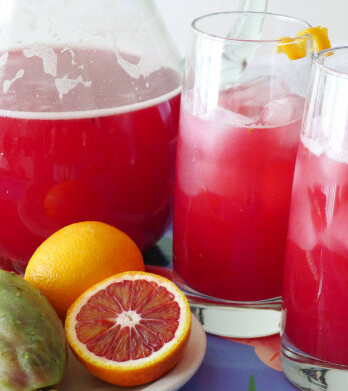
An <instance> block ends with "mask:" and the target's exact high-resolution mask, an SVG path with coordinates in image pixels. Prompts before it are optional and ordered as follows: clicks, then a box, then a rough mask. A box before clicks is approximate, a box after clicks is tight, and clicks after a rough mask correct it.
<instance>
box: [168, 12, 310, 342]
mask: <svg viewBox="0 0 348 391" xmlns="http://www.w3.org/2000/svg"><path fill="white" fill-rule="evenodd" d="M308 27H309V26H308V24H306V23H305V22H303V21H300V20H297V19H294V18H290V17H285V16H281V15H273V14H267V13H253V12H228V13H218V14H212V15H207V16H203V17H201V18H198V19H197V20H195V21H194V22H193V24H192V33H191V40H190V43H189V47H188V53H187V58H186V70H185V80H184V87H183V94H182V101H181V104H182V106H181V117H180V124H179V137H178V149H177V166H176V186H175V206H174V228H173V229H174V231H173V234H174V271H175V276H176V280H177V282H178V283H179V285H180V286H181V288H182V289H184V291H185V292H186V293H187V295H188V297H189V300H190V303H191V307H192V309H193V311H194V312H195V313H196V314H197V315H198V316H199V318H200V319H201V321H202V323H203V324H204V327H205V329H206V330H207V331H209V332H212V333H215V334H221V335H227V336H235V337H257V336H261V335H268V334H272V333H276V332H278V331H279V321H280V296H281V291H282V275H283V260H284V253H285V241H286V231H287V224H288V214H289V204H290V191H291V184H292V179H293V170H294V164H295V156H296V150H297V145H298V140H299V132H300V123H301V119H302V112H303V106H304V96H305V93H306V88H307V79H308V76H309V71H310V65H311V61H312V54H311V50H308V51H307V55H306V56H305V57H304V58H302V59H299V60H296V61H291V60H289V58H288V57H287V56H285V55H284V54H279V53H277V51H276V47H277V45H278V44H279V43H280V41H279V40H278V38H279V37H284V36H290V37H296V35H297V34H298V33H299V32H300V31H302V30H303V29H305V28H308ZM303 38H304V37H299V38H298V39H303ZM305 38H307V45H308V48H309V47H310V45H311V39H310V38H309V37H308V36H307V37H305Z"/></svg>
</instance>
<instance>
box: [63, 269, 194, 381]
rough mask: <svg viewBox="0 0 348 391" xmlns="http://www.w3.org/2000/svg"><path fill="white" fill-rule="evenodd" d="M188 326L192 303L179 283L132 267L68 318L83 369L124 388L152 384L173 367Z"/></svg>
mask: <svg viewBox="0 0 348 391" xmlns="http://www.w3.org/2000/svg"><path fill="white" fill-rule="evenodd" d="M190 329H191V312H190V307H189V305H188V302H187V299H186V297H185V295H184V294H183V293H182V292H181V291H180V290H179V289H178V288H177V287H176V285H175V284H174V283H173V282H171V281H169V280H167V279H166V278H164V277H161V276H158V275H156V274H151V273H145V272H132V271H131V272H125V273H120V274H116V275H114V276H112V277H109V278H107V279H106V280H103V281H102V282H99V283H97V284H96V285H94V286H92V287H91V288H90V289H88V290H87V291H86V292H85V293H83V294H82V295H81V296H80V297H79V298H78V299H77V300H76V301H75V302H74V303H73V304H72V305H71V307H70V308H69V310H68V314H67V318H66V321H65V330H66V336H67V339H68V342H69V345H70V347H71V348H72V350H73V352H74V353H75V355H76V356H77V357H78V358H79V360H80V361H81V362H82V363H83V364H84V365H85V367H86V368H87V369H88V370H89V371H90V372H91V373H92V374H94V375H95V376H97V377H99V378H100V379H102V380H105V381H107V382H109V383H113V384H117V385H121V386H134V385H140V384H145V383H148V382H150V381H152V380H155V379H157V378H159V377H160V376H162V375H163V374H165V373H166V372H168V371H169V370H170V369H171V368H173V367H174V366H175V364H176V363H177V362H178V361H179V360H180V358H181V355H182V353H183V350H184V348H185V346H186V344H187V342H188V339H189V336H190Z"/></svg>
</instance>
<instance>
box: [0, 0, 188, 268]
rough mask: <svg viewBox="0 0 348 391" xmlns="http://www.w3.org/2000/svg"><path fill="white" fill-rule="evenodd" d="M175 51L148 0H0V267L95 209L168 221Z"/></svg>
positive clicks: (156, 224) (131, 225)
mask: <svg viewBox="0 0 348 391" xmlns="http://www.w3.org/2000/svg"><path fill="white" fill-rule="evenodd" d="M179 63H180V57H179V54H178V52H177V50H176V48H175V46H174V44H173V42H172V41H171V39H170V37H169V35H168V33H167V31H166V29H165V26H164V24H163V22H162V20H161V17H160V15H159V13H158V11H157V10H156V7H155V6H154V4H153V2H152V1H151V0H132V1H124V0H98V1H96V0H64V1H57V0H34V1H29V0H0V267H1V268H4V269H8V270H14V271H17V272H19V273H22V272H23V271H24V270H25V266H26V263H27V262H28V260H29V258H30V256H31V255H32V253H33V252H34V250H35V249H36V247H37V246H38V245H39V244H40V243H41V242H42V241H43V240H44V239H45V238H47V237H48V236H49V235H50V234H52V233H53V232H55V231H57V230H58V229H60V228H61V227H63V226H65V225H67V224H70V223H73V222H77V221H83V220H99V221H103V222H106V223H109V224H111V225H114V226H116V227H117V228H119V229H121V230H123V231H125V232H126V233H127V234H129V235H130V236H131V237H132V238H133V239H134V240H135V242H136V243H137V244H138V245H139V247H140V248H141V249H143V250H144V249H146V248H149V247H150V246H152V245H153V244H154V243H155V242H156V241H157V240H158V239H159V238H160V237H161V235H162V234H163V232H164V231H165V230H166V229H167V227H168V225H169V223H170V220H171V213H172V212H171V211H172V191H173V165H174V154H175V147H176V137H177V125H178V114H179V106H180V89H181V77H180V72H179Z"/></svg>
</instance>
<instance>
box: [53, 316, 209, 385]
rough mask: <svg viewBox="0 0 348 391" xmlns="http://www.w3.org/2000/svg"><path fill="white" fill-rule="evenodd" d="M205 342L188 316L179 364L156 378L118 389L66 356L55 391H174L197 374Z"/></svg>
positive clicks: (74, 359) (70, 356)
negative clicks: (186, 339) (188, 330)
mask: <svg viewBox="0 0 348 391" xmlns="http://www.w3.org/2000/svg"><path fill="white" fill-rule="evenodd" d="M206 347H207V339H206V336H205V332H204V330H203V328H202V326H201V324H200V323H199V321H198V320H197V318H195V317H194V315H192V329H191V335H190V339H189V342H188V344H187V346H186V349H185V352H184V355H183V357H182V359H181V360H180V362H179V363H178V364H177V365H176V366H175V367H174V368H173V369H172V370H171V371H170V372H168V373H167V374H166V375H164V376H163V377H161V378H160V379H158V380H156V381H154V382H152V383H149V384H145V385H143V386H137V387H119V386H114V385H111V384H109V383H105V382H103V381H102V380H99V379H97V378H96V377H94V376H93V375H91V374H90V373H89V372H87V370H86V369H85V368H84V367H83V366H82V365H81V364H80V362H79V361H78V360H77V359H76V358H75V357H74V356H73V354H71V353H69V361H68V368H67V371H66V374H65V377H64V379H63V382H62V383H61V384H60V386H59V388H58V390H59V391H125V390H127V391H175V390H177V389H178V388H180V387H181V386H182V385H184V384H185V383H186V382H187V381H188V380H189V379H190V378H191V377H192V376H193V375H194V374H195V373H196V371H197V369H198V368H199V366H200V365H201V363H202V360H203V357H204V354H205V350H206Z"/></svg>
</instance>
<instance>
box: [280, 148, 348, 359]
mask: <svg viewBox="0 0 348 391" xmlns="http://www.w3.org/2000/svg"><path fill="white" fill-rule="evenodd" d="M347 232H348V160H347V157H345V159H343V160H342V156H341V158H337V157H335V154H333V153H332V152H330V151H323V150H322V148H321V147H320V145H317V146H315V145H314V143H312V144H311V145H310V144H308V147H307V145H306V143H300V146H299V151H298V158H297V162H296V170H295V176H294V186H293V193H292V203H291V212H290V221H289V235H288V244H287V251H286V266H285V274H284V292H283V294H284V295H283V297H284V316H285V330H284V338H285V340H286V341H287V342H288V343H289V344H290V345H292V346H293V347H294V348H295V349H299V350H300V351H303V352H305V353H307V354H309V355H311V356H313V357H314V358H317V359H320V360H324V361H327V362H331V363H336V364H344V365H348V334H347V325H348V311H347V310H346V309H347V303H348V267H347V265H348V242H347V239H346V238H347Z"/></svg>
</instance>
